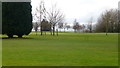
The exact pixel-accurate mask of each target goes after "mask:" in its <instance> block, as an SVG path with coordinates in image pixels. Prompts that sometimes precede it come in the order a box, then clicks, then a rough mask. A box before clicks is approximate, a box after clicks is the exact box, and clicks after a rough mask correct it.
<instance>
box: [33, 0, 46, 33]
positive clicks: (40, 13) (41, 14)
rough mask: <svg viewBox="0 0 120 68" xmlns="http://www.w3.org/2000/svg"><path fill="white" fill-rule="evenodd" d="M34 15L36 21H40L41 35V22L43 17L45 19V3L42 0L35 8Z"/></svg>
mask: <svg viewBox="0 0 120 68" xmlns="http://www.w3.org/2000/svg"><path fill="white" fill-rule="evenodd" d="M34 17H35V18H36V19H37V21H39V22H40V31H41V35H42V25H41V22H42V20H43V19H46V9H45V3H44V1H43V0H41V1H40V4H39V6H38V7H37V8H36V12H35V14H34Z"/></svg>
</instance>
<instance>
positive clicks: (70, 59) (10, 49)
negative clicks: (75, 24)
mask: <svg viewBox="0 0 120 68" xmlns="http://www.w3.org/2000/svg"><path fill="white" fill-rule="evenodd" d="M26 37H30V38H31V39H3V40H2V42H3V66H117V65H118V34H117V33H109V34H108V36H106V35H105V33H62V32H61V33H59V36H51V35H46V36H45V35H44V36H40V35H37V36H36V35H35V33H34V32H32V33H31V34H30V35H29V36H26Z"/></svg>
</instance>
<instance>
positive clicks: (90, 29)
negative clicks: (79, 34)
mask: <svg viewBox="0 0 120 68" xmlns="http://www.w3.org/2000/svg"><path fill="white" fill-rule="evenodd" d="M92 23H93V17H91V18H90V20H89V21H88V25H87V28H88V30H89V31H90V33H92Z"/></svg>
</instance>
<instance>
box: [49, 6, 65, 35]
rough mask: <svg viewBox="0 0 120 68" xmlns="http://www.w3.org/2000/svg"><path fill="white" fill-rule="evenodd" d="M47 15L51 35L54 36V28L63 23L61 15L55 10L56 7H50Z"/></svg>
mask: <svg viewBox="0 0 120 68" xmlns="http://www.w3.org/2000/svg"><path fill="white" fill-rule="evenodd" d="M47 13H48V20H49V22H50V23H51V27H52V30H53V35H55V26H56V24H57V23H62V22H63V21H64V15H63V13H62V12H61V11H60V10H59V9H57V8H56V5H54V6H52V8H51V9H50V11H49V12H47Z"/></svg>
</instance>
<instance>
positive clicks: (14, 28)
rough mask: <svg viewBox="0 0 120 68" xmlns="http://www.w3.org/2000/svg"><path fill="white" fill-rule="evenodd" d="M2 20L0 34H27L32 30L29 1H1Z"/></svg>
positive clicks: (11, 35)
mask: <svg viewBox="0 0 120 68" xmlns="http://www.w3.org/2000/svg"><path fill="white" fill-rule="evenodd" d="M2 22H3V24H2V34H6V35H8V37H10V38H11V37H13V35H18V37H22V36H23V35H28V34H29V33H30V32H31V30H32V14H31V4H30V2H3V3H2Z"/></svg>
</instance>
